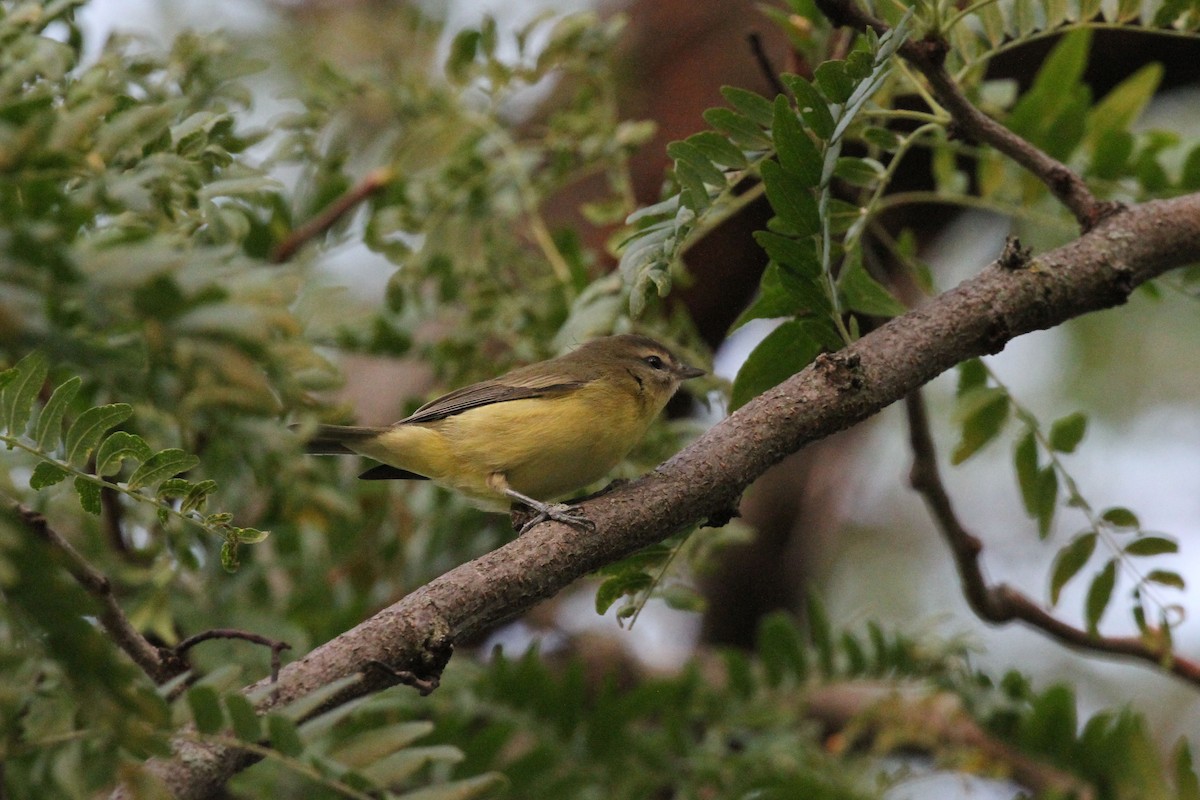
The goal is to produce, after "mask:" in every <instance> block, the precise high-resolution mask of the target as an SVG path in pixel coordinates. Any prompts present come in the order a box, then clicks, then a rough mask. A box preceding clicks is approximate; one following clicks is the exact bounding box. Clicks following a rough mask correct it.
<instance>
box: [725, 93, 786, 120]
mask: <svg viewBox="0 0 1200 800" xmlns="http://www.w3.org/2000/svg"><path fill="white" fill-rule="evenodd" d="M721 96H722V97H724V98H725V99H726V100H727V101H729V105H731V106H733V107H734V108H736V109H737V110H738V111H740V112H741V113H742V114H743V115H745V116H746V118H747V119H750V120H751V121H753V122H754V123H755V124H757V125H761V126H762V127H764V128H767V127H770V125H771V120H772V118H773V116H774V111H773V107H772V105H771V101H770V100H768V99H767V98H765V97H763V96H762V95H761V94H757V93H755V92H751V91H747V90H746V89H740V88H738V87H737V86H722V87H721Z"/></svg>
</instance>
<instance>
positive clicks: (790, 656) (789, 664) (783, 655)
mask: <svg viewBox="0 0 1200 800" xmlns="http://www.w3.org/2000/svg"><path fill="white" fill-rule="evenodd" d="M755 641H756V646H755V650H756V651H757V653H758V657H759V660H760V661H761V662H762V665H763V669H764V670H765V671H766V673H767V681H768V682H769V683H770V684H771V685H772V686H779V685H780V684H781V683H783V681H784V679H785V678H790V679H792V680H796V681H803V680H804V679H805V677H807V675H808V658H807V657H806V656H805V652H804V640H803V639H802V638H801V636H800V630H799V628H798V627H797V626H796V620H795V619H793V618H792V616H791V614H788V613H787V612H784V611H776V612H772V613H770V614H767V615H766V616H764V617H763V618H762V620H761V621H760V622H759V625H758V635H757V637H756V639H755Z"/></svg>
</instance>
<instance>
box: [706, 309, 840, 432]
mask: <svg viewBox="0 0 1200 800" xmlns="http://www.w3.org/2000/svg"><path fill="white" fill-rule="evenodd" d="M839 346H840V341H837V340H835V339H834V338H833V336H831V335H830V330H829V327H828V326H827V325H826V324H825V323H824V322H819V321H817V320H813V319H793V320H788V321H787V322H784V323H783V324H782V325H780V326H779V327H778V328H776V329H775V330H773V331H771V332H770V333H769V334H767V336H766V338H764V339H763V340H762V341H761V342H759V344H758V347H756V348H754V350H753V351H752V352H751V353H750V355H749V356H748V357H747V358H746V362H745V363H744V364H742V368H741V369H740V370H738V374H737V377H736V378H734V380H733V391H732V393H731V396H730V400H729V407H730V411H734V410H737V409H738V408H741V407H742V406H744V405H745V404H746V403H747V402H749V401H750V400H752V399H753V398H755V397H757V396H758V395H760V394H762V393H763V392H765V391H766V390H767V389H770V388H771V387H772V386H775V385H777V384H779V383H782V382H783V381H785V380H787V379H788V378H790V377H791V376H792V375H795V374H796V373H797V372H799V371H800V370H802V369H804V368H805V367H807V366H808V365H809V364H811V363H812V361H813V359H815V358H816V357H817V356H818V355H820V354H821V353H822V352H825V351H826V350H836V349H837V348H838V347H839Z"/></svg>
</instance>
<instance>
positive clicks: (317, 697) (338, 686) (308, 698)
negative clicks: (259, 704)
mask: <svg viewBox="0 0 1200 800" xmlns="http://www.w3.org/2000/svg"><path fill="white" fill-rule="evenodd" d="M361 680H362V675H360V674H358V673H355V674H353V675H347V676H345V677H343V678H338V679H337V680H334V681H330V682H329V683H327V684H324V685H323V686H320V687H318V688H316V689H314V690H312V691H311V692H309V693H308V694H306V695H304V696H303V697H298V698H296V699H295V700H293V701H292V702H290V703H288V704H287V705H285V706H282V707H280V708H276V709H274V713H276V714H280V715H282V716H284V717H286V718H287V719H290V720H292V721H294V722H299V721H300V720H303V719H305V718H306V717H308V716H310V715H311V714H312V713H313V712H314V711H316V710H317V709H319V708H321V707H322V706H324V705H325V704H326V703H328V702H329V701H330V700H332V699H333V698H335V697H337V696H338V695H339V694H341V693H342V692H344V691H345V690H346V687H348V686H351V685H353V684H355V683H358V682H360V681H361ZM268 691H269V690H268ZM354 708H355V706H354V705H352V704H351V703H344V704H342V705H341V706H338V707H337V708H335V709H333V710H332V711H329V712H328V713H325V714H322V715H321V716H320V717H318V718H317V719H315V720H312V721H311V722H307V723H305V724H304V726H303V727H304V731H305V734H306V735H311V734H310V731H312V730H314V729H315V728H319V727H320V726H321V725H322V724H332V723H333V722H336V721H337V720H338V719H340V716H339V714H349V713H350V712H351V711H352V710H353V709H354Z"/></svg>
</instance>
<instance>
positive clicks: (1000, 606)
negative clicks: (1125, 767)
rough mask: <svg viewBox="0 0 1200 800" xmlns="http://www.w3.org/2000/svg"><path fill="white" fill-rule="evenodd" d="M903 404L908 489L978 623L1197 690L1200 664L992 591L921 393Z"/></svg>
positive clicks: (1000, 589)
mask: <svg viewBox="0 0 1200 800" xmlns="http://www.w3.org/2000/svg"><path fill="white" fill-rule="evenodd" d="M905 405H906V407H907V410H908V426H909V441H910V443H911V445H912V450H913V467H912V473H911V476H910V481H911V483H912V487H913V488H914V489H916V490H917V492H919V493H920V494H921V496H922V497H923V498H924V499H925V504H926V505H927V506H928V507H929V512H930V514H932V515H933V518H934V521H935V522H936V523H937V525H938V528H939V529H940V530H941V532H942V536H943V537H944V538H945V539H946V543H947V544H948V545H950V550H951V552H953V553H954V563H955V564H956V565H957V566H958V575H959V579H960V580H961V582H962V589H963V595H964V596H965V597H966V598H967V602H968V603H969V604H970V606H971V609H972V610H973V611H974V612H975V613H976V614H977V615H978V616H979V618H980V619H982V620H984V621H985V622H990V623H993V624H997V625H999V624H1004V623H1007V622H1013V621H1016V622H1021V623H1023V624H1025V625H1027V626H1029V627H1031V628H1033V629H1034V630H1038V631H1041V632H1042V633H1045V634H1048V635H1049V636H1050V637H1051V638H1053V639H1055V640H1056V641H1058V642H1060V643H1062V644H1064V645H1066V646H1067V647H1070V648H1072V649H1075V650H1079V651H1081V652H1084V653H1097V654H1103V655H1116V656H1125V657H1128V658H1134V659H1138V660H1141V661H1146V662H1149V663H1151V664H1154V665H1155V666H1158V667H1160V668H1162V669H1165V670H1167V671H1168V672H1170V673H1171V674H1173V675H1175V676H1176V677H1179V678H1182V679H1183V680H1185V681H1187V682H1189V683H1191V684H1193V685H1196V686H1200V662H1197V661H1193V660H1191V659H1187V658H1182V657H1181V656H1179V655H1176V654H1174V653H1172V652H1171V651H1170V650H1169V649H1167V648H1163V647H1155V646H1153V645H1151V644H1149V643H1147V642H1146V641H1145V640H1143V639H1140V638H1138V637H1135V636H1097V635H1093V634H1091V633H1089V632H1088V631H1086V630H1083V629H1081V628H1076V627H1074V626H1072V625H1068V624H1067V623H1065V622H1063V621H1062V620H1060V619H1058V618H1056V617H1054V616H1053V615H1052V614H1050V613H1049V612H1047V611H1046V610H1045V609H1043V608H1042V607H1041V606H1039V605H1038V604H1037V603H1035V602H1034V601H1033V600H1031V599H1030V598H1029V597H1027V596H1026V595H1025V594H1023V593H1021V592H1019V591H1017V590H1016V589H1013V588H1012V587H1011V586H1006V585H1004V584H999V585H996V586H990V585H989V584H988V581H987V578H986V577H985V576H984V574H983V568H982V567H981V566H980V563H979V554H980V552H981V551H982V549H983V547H982V545H981V544H980V542H979V540H978V539H977V538H975V537H974V536H972V535H971V534H970V532H968V531H967V529H966V528H965V527H964V526H963V524H962V522H961V521H960V520H959V519H958V515H957V514H955V513H954V507H953V505H952V504H951V502H950V496H949V495H948V494H947V493H946V489H945V486H944V485H943V483H942V478H941V475H940V474H939V472H938V466H937V455H936V453H935V451H934V446H933V437H932V436H931V435H930V433H929V419H928V416H927V415H926V413H925V403H924V401H923V400H922V399H921V393H920V392H919V391H914V392H911V393H910V394H909V395H908V397H907V398H906V399H905Z"/></svg>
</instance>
